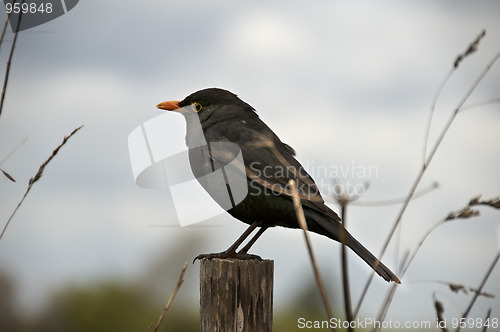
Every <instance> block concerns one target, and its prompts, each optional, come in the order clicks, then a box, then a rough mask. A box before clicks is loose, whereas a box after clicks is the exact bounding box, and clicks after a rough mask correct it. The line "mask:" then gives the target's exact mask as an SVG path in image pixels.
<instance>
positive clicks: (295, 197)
mask: <svg viewBox="0 0 500 332" xmlns="http://www.w3.org/2000/svg"><path fill="white" fill-rule="evenodd" d="M289 185H290V187H291V191H292V198H293V206H294V208H295V214H296V215H297V220H298V222H299V226H300V228H302V230H303V231H304V238H305V240H306V245H307V250H308V252H309V258H310V259H311V264H312V267H313V272H314V277H315V278H316V283H317V285H318V288H319V290H320V293H321V297H322V299H323V304H324V306H325V310H326V313H327V315H328V319H329V320H331V319H332V318H333V313H332V309H331V307H330V303H329V302H328V298H327V296H326V291H325V286H324V284H323V279H322V278H321V274H320V273H319V269H318V264H317V262H316V258H315V256H314V253H313V249H312V246H311V241H310V240H309V234H308V232H307V223H306V218H305V216H304V211H303V210H302V204H301V203H300V198H299V194H298V192H297V184H296V183H295V181H294V180H290V182H289ZM331 328H332V331H336V329H335V327H333V326H332V327H331Z"/></svg>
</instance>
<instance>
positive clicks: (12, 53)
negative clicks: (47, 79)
mask: <svg viewBox="0 0 500 332" xmlns="http://www.w3.org/2000/svg"><path fill="white" fill-rule="evenodd" d="M23 4H24V0H23V1H21V5H20V6H19V7H22V6H23ZM22 16H23V11H22V10H21V11H20V12H19V16H18V17H17V25H16V32H15V33H14V40H13V41H12V45H11V47H10V54H9V59H8V60H7V66H6V67H5V77H4V79H3V88H2V96H1V98H0V115H2V109H3V102H4V100H5V92H6V91H7V84H8V82H9V74H10V65H11V63H12V56H13V55H14V49H15V47H16V42H17V35H18V32H19V26H20V25H21V18H22ZM4 31H5V30H4ZM2 37H3V36H2Z"/></svg>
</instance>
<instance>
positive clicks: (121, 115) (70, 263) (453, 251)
mask: <svg viewBox="0 0 500 332" xmlns="http://www.w3.org/2000/svg"><path fill="white" fill-rule="evenodd" d="M0 13H1V14H0V18H1V19H2V20H5V18H6V14H5V12H4V11H3V10H2V11H0ZM499 14H500V2H497V1H487V0H484V1H455V0H453V1H452V0H447V1H418V2H417V1H412V2H401V1H379V2H372V1H355V2H353V1H315V2H314V3H306V2H305V1H274V2H273V3H269V2H264V1H254V2H251V3H243V2H233V3H228V2H226V1H182V2H181V1H153V0H151V1H142V2H124V1H111V0H109V1H106V2H103V1H95V0H86V1H81V2H79V3H78V5H77V6H76V7H75V8H73V9H72V10H71V11H69V12H68V13H67V14H65V15H63V16H61V17H59V18H57V19H55V20H53V21H50V22H48V23H45V24H43V25H40V26H38V27H35V28H32V29H29V30H25V31H22V32H20V33H19V35H18V40H17V45H16V49H15V53H14V57H13V59H12V67H11V72H10V78H9V85H8V88H7V94H6V99H5V104H4V109H3V111H2V114H1V115H0V161H1V164H0V168H1V169H2V170H4V171H6V172H8V173H9V174H10V175H12V176H13V177H14V178H15V179H16V182H15V183H13V182H11V181H9V180H8V179H7V178H6V177H4V176H3V174H0V226H1V227H2V228H3V227H4V225H5V223H6V222H7V220H8V218H9V216H10V215H11V214H12V212H13V210H14V209H15V207H16V205H17V204H18V202H19V201H20V200H21V198H22V196H23V194H24V192H25V191H26V188H27V186H28V180H29V179H30V178H31V177H32V176H34V174H35V173H36V172H37V170H38V168H39V166H40V165H41V164H42V163H43V162H44V161H45V160H46V159H47V158H48V157H49V155H50V154H51V153H52V151H53V149H54V148H55V147H57V145H59V144H60V143H61V141H62V139H63V137H64V136H65V135H67V134H69V133H70V132H71V131H72V130H73V129H75V128H76V127H78V126H80V125H85V126H84V127H83V128H82V129H81V130H80V131H79V132H78V133H76V134H75V136H73V137H72V138H71V139H70V140H69V141H68V142H67V144H66V145H65V146H64V147H63V148H62V149H61V150H60V151H59V154H58V155H57V156H56V157H55V158H54V159H53V160H52V162H51V163H50V164H49V165H48V166H47V168H46V169H45V172H44V175H43V177H42V178H41V179H40V180H39V181H38V182H37V183H36V184H35V185H34V186H33V189H32V190H31V191H30V193H29V195H28V197H27V199H26V200H25V201H24V203H23V205H22V206H21V208H20V210H19V211H18V212H17V214H16V215H15V216H14V218H13V220H12V222H11V224H10V225H9V227H8V229H7V230H6V232H5V235H4V237H3V238H2V239H1V240H0V324H1V325H0V330H1V331H89V330H93V331H99V330H106V331H116V330H120V331H146V330H147V328H148V326H149V324H150V323H153V322H155V321H156V319H157V317H158V315H159V314H160V312H161V310H162V308H163V306H164V304H165V303H166V301H167V299H168V297H169V296H170V293H171V292H172V290H173V288H174V286H175V283H176V280H177V277H178V275H179V272H180V269H181V267H182V265H183V264H184V262H185V261H191V260H192V259H193V258H194V257H195V256H196V255H198V254H199V253H207V252H218V251H221V250H224V249H226V248H227V247H228V246H229V245H230V244H231V243H232V242H233V241H234V240H235V239H236V238H237V237H238V236H239V235H240V234H241V232H243V230H244V229H245V228H246V225H245V224H242V223H241V222H238V221H237V220H234V219H232V218H231V217H230V216H229V215H220V216H218V217H216V218H212V219H211V220H208V221H207V222H204V223H202V224H196V225H193V226H190V227H180V226H179V223H178V220H177V216H176V212H175V209H174V206H173V203H172V197H171V194H170V192H169V191H168V190H147V189H143V188H140V187H138V186H136V185H135V183H134V178H133V176H132V172H131V167H130V161H129V155H128V146H127V139H128V135H129V134H130V132H131V131H132V130H133V129H134V128H136V127H137V126H138V125H140V124H141V123H143V122H145V121H147V120H149V119H151V118H153V117H155V116H157V115H159V114H161V113H159V111H158V110H157V109H156V108H155V105H156V104H158V103H159V102H162V101H165V100H181V99H183V98H184V97H185V96H187V95H188V94H190V93H192V92H194V91H197V90H200V89H202V88H206V87H220V88H224V89H228V90H230V91H232V92H234V93H236V94H238V96H239V97H240V98H241V99H243V100H244V101H246V102H248V103H249V104H251V105H252V106H253V107H254V108H255V109H256V110H257V112H258V114H259V116H260V117H261V119H262V120H264V121H265V122H266V123H267V124H268V125H269V126H270V127H271V128H272V129H273V130H274V131H275V132H276V133H277V135H278V136H279V137H280V138H281V139H282V141H284V142H286V143H288V144H289V145H291V146H292V147H294V148H295V150H296V151H297V159H298V160H299V161H300V162H301V163H302V164H303V165H304V166H305V167H306V168H307V169H308V170H309V171H310V173H311V174H312V175H313V176H314V177H315V178H316V180H317V181H318V182H321V183H323V184H328V183H331V181H332V177H338V179H339V181H340V182H341V183H343V184H344V185H346V186H351V188H352V187H354V186H356V185H360V184H363V183H365V182H369V184H370V186H369V188H368V189H367V190H366V192H364V193H363V195H362V197H361V198H360V201H365V202H373V201H378V200H386V199H393V198H398V197H402V196H404V195H406V194H407V193H408V191H409V188H410V186H411V184H412V183H413V181H414V179H415V177H416V176H417V174H418V172H419V171H420V169H421V167H422V158H423V156H422V155H423V142H424V134H425V127H426V121H427V119H428V115H429V109H430V106H431V103H432V100H433V98H434V96H435V94H436V92H437V89H438V87H439V85H440V83H441V82H442V80H443V78H444V77H445V75H446V73H447V72H448V71H449V70H450V69H451V67H452V66H453V62H454V61H455V58H456V56H457V55H458V54H460V53H462V52H464V51H465V49H466V48H467V46H468V45H469V44H470V42H471V41H473V40H474V39H475V38H476V36H477V35H479V33H480V32H481V31H482V30H483V29H486V31H487V33H486V36H485V38H484V39H483V40H482V41H481V43H480V45H479V49H478V51H477V52H476V53H474V54H472V55H471V56H470V57H468V58H466V59H465V60H464V62H463V63H462V64H461V65H460V68H459V69H458V71H457V72H456V73H455V74H454V75H453V76H452V77H451V79H450V81H449V82H448V84H447V85H446V86H445V88H444V89H443V91H442V94H441V96H440V99H439V101H438V103H437V107H436V112H435V115H434V120H433V125H432V129H431V134H430V139H429V142H430V144H433V142H434V141H435V140H436V138H437V137H438V134H439V132H440V130H441V128H442V127H443V125H444V124H445V122H446V121H447V119H448V118H449V116H450V114H451V112H452V111H453V109H454V107H455V106H456V105H457V103H458V101H459V100H460V99H461V98H462V97H463V96H464V94H465V92H466V91H467V90H468V89H469V87H470V86H471V84H472V83H473V81H474V80H475V79H476V77H477V76H478V75H479V73H480V72H481V71H482V70H483V69H484V67H485V66H486V64H487V63H488V62H489V61H490V59H492V58H493V56H494V55H495V54H497V52H499V51H500V20H498V17H499ZM13 36H14V34H13V33H12V30H11V29H10V28H7V33H6V36H5V40H4V43H3V44H2V45H1V49H0V61H1V62H0V63H1V64H2V66H4V65H5V63H6V62H7V59H8V54H9V49H10V44H11V43H12V40H13ZM2 68H4V67H2ZM2 75H3V72H2ZM499 94H500V64H499V63H497V64H496V65H495V66H494V67H493V68H492V69H491V71H490V72H489V73H488V75H487V76H486V77H485V78H484V80H483V81H482V82H481V83H480V84H479V86H478V87H477V89H476V90H475V92H474V93H473V94H472V95H471V97H470V98H469V101H468V102H467V103H468V104H471V103H474V102H480V101H484V100H488V99H491V98H498V97H500V95H499ZM498 111H499V105H498V104H489V105H486V106H482V107H477V108H473V109H470V110H467V111H464V112H463V113H460V114H459V116H458V117H457V118H456V120H455V122H454V123H453V125H452V127H451V129H450V131H449V132H448V134H447V136H446V137H445V139H444V141H443V142H442V144H441V145H440V147H439V150H438V151H437V153H436V156H435V158H434V160H433V162H432V164H431V165H430V167H429V169H428V171H427V173H426V174H425V176H424V178H423V179H422V182H421V186H420V187H419V188H420V189H424V188H429V186H432V184H433V183H435V182H437V183H439V187H438V188H437V189H435V190H433V191H431V192H430V193H428V194H426V195H424V196H423V197H421V198H419V199H416V200H415V201H413V202H412V203H411V204H410V206H409V208H408V210H407V212H406V214H405V215H404V218H403V223H402V228H401V231H400V233H399V235H398V236H397V237H396V238H395V239H394V241H393V242H392V243H391V246H390V247H389V250H388V253H387V254H386V255H385V256H384V258H383V261H384V262H385V263H386V265H388V266H390V267H391V268H392V269H393V270H397V267H398V265H399V263H398V261H400V259H401V256H402V255H403V254H404V252H405V251H406V250H414V249H415V247H416V245H417V243H418V242H419V240H420V239H421V237H422V236H423V234H424V233H425V232H426V231H427V230H429V229H430V228H431V227H432V225H434V224H435V223H436V222H438V221H439V220H442V219H443V218H445V217H446V216H447V215H448V214H449V213H450V212H451V211H457V210H460V209H461V208H463V207H464V206H466V205H467V204H468V202H469V200H470V199H471V198H472V197H475V196H477V195H479V194H482V195H483V198H484V199H490V198H494V197H497V196H498V195H500V191H499V188H500V177H499V176H498V169H499V166H500V154H499V150H498V142H500V131H499V130H498V128H499V124H500V113H499V112H498ZM171 117H172V120H171V121H173V122H177V123H178V128H179V130H178V132H172V133H171V140H172V142H175V144H177V143H178V142H182V141H183V140H184V134H185V133H184V131H185V128H184V120H183V118H182V117H181V116H179V115H178V114H171ZM169 143H170V142H165V144H169ZM172 144H174V143H172ZM325 167H326V168H327V169H329V170H333V173H329V174H324V173H322V172H320V171H319V170H321V169H325ZM360 169H371V170H372V171H371V172H368V173H362V172H358V170H360ZM336 170H337V171H338V172H337V173H335V171H336ZM325 199H326V200H327V201H328V202H331V206H332V208H333V209H334V210H336V211H339V208H338V206H336V205H335V202H334V201H333V200H332V199H331V198H329V197H325ZM192 204H193V209H196V206H197V204H199V203H197V202H192ZM200 204H201V203H200ZM399 209H400V204H396V205H384V206H355V205H352V206H350V207H349V212H348V213H349V214H348V229H349V230H350V232H351V233H352V234H353V235H354V236H355V237H356V238H357V239H358V240H359V241H360V242H362V243H363V244H364V245H365V246H366V247H367V248H369V249H370V250H371V251H372V252H373V253H374V254H378V253H379V252H380V250H381V247H382V245H383V241H384V240H385V238H386V236H387V233H388V231H389V229H390V227H391V225H392V224H393V222H394V220H395V217H396V215H397V213H398V211H399ZM479 210H480V212H481V215H480V216H478V217H475V218H472V219H465V220H456V221H453V222H450V223H446V224H444V225H443V226H440V227H438V228H437V229H436V230H435V231H434V232H433V233H432V234H431V235H430V236H429V237H428V239H427V240H426V242H425V243H424V245H423V246H422V248H421V250H420V252H419V253H418V255H417V256H416V258H415V260H414V262H413V264H412V265H411V266H410V269H409V270H408V272H407V274H406V275H405V277H404V278H403V280H402V282H403V284H402V285H401V286H400V287H399V288H398V291H397V293H396V295H395V298H394V300H393V303H392V305H391V306H390V308H389V311H388V314H387V319H388V320H389V319H390V320H393V321H401V322H404V321H432V322H434V321H435V318H436V313H435V309H434V304H433V294H436V296H437V297H438V298H439V299H440V301H442V302H443V305H444V307H445V316H446V317H448V319H451V318H453V317H460V316H461V313H462V312H463V310H465V308H466V307H467V305H468V303H469V301H470V299H471V297H472V294H471V293H470V292H469V293H468V294H464V293H458V294H456V293H453V292H451V291H450V289H449V287H447V286H446V285H445V284H442V283H440V281H444V282H454V283H458V284H463V285H466V286H470V287H477V286H478V285H479V283H480V281H481V280H482V278H483V276H484V274H485V273H486V271H487V269H488V268H489V266H490V264H491V262H492V261H493V259H494V257H495V256H496V254H497V252H498V250H499V248H500V227H499V223H498V220H499V216H500V214H499V213H500V212H499V211H498V210H495V209H493V208H489V207H481V208H480V209H479ZM199 212H200V213H203V211H199ZM312 240H313V246H314V250H315V253H316V254H317V257H318V261H319V266H320V270H321V272H322V274H323V278H324V279H325V283H326V285H327V289H328V292H329V297H330V301H331V302H332V303H333V306H334V312H335V313H336V316H337V317H343V315H344V311H343V305H342V296H341V294H342V288H341V282H340V263H339V262H340V246H339V245H338V244H337V243H334V242H332V241H330V240H328V239H326V238H323V237H321V236H316V235H313V236H312ZM253 253H256V254H259V255H260V256H262V257H263V258H268V259H273V260H274V261H275V285H274V312H275V314H274V328H275V330H276V331H294V330H300V329H299V328H298V325H297V321H298V319H299V318H301V317H303V318H305V319H307V320H314V319H326V316H325V315H324V310H323V308H322V307H321V302H320V297H319V293H318V290H317V288H316V285H315V283H314V276H313V273H312V270H311V268H310V263H309V259H308V254H307V251H306V247H305V243H304V241H303V235H302V234H301V233H300V232H299V231H297V230H288V229H282V228H275V229H272V230H269V231H267V232H266V233H265V234H264V235H263V237H262V238H261V239H260V240H259V241H258V242H257V243H256V244H255V246H254V247H253ZM198 273H199V264H198V263H195V264H194V265H193V264H190V265H189V266H188V269H187V271H186V275H185V282H184V284H183V285H182V287H181V289H180V290H179V292H178V294H177V297H176V299H175V301H174V303H173V306H172V307H171V309H170V311H169V312H168V313H167V316H166V321H165V322H164V326H162V329H161V330H162V331H179V330H183V331H191V330H193V331H196V330H198V329H199V302H198V301H199V298H198V296H199V295H198V292H199V284H198ZM350 274H351V287H352V297H353V303H357V301H358V298H359V295H360V293H361V290H362V287H363V285H364V283H365V281H366V280H367V278H368V276H369V274H370V269H369V267H368V266H366V264H365V263H364V262H362V261H361V260H360V259H358V258H357V257H355V255H352V254H351V255H350ZM388 287H389V285H388V284H387V283H385V282H384V281H383V280H382V279H380V278H376V279H375V280H374V282H373V284H372V287H371V288H370V291H369V292H368V294H367V297H366V300H365V302H364V304H363V306H362V307H361V311H360V316H361V317H372V318H375V317H376V316H377V314H378V312H379V310H380V306H381V303H382V302H383V298H384V296H385V294H386V291H387V289H388ZM484 291H487V292H489V293H492V294H495V295H496V296H497V297H496V298H494V299H491V298H486V297H480V298H479V299H478V302H477V303H476V305H475V306H474V309H473V310H472V312H471V313H470V315H469V317H474V318H483V317H485V316H486V312H487V310H488V309H489V308H492V314H491V316H492V317H496V318H500V301H498V297H499V296H500V269H499V268H498V267H497V269H495V270H494V271H493V273H492V275H491V276H490V279H489V281H488V283H487V284H486V286H485V288H484Z"/></svg>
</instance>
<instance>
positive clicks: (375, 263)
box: [308, 218, 401, 284]
mask: <svg viewBox="0 0 500 332" xmlns="http://www.w3.org/2000/svg"><path fill="white" fill-rule="evenodd" d="M314 221H316V222H317V223H318V224H319V226H320V227H321V228H322V230H318V229H315V228H316V227H314V226H315V225H311V226H313V227H312V228H310V230H311V231H313V232H316V233H319V234H322V235H326V236H328V237H329V238H331V239H334V240H336V241H339V242H341V243H345V244H346V245H347V246H348V247H349V248H351V249H352V251H354V252H355V253H356V254H357V255H358V256H359V257H361V259H363V260H364V261H365V262H366V263H367V264H368V265H370V267H371V268H372V269H373V270H374V271H375V272H377V274H378V275H379V276H381V277H382V278H384V279H385V280H386V281H394V282H396V283H398V284H400V283H401V281H399V279H398V277H396V275H395V274H394V273H393V272H392V271H391V270H390V269H389V268H388V267H387V266H385V265H384V264H383V263H382V262H381V261H380V260H379V259H378V258H377V257H375V256H374V255H373V254H372V253H371V252H370V251H368V249H366V248H365V247H364V246H363V245H362V244H361V243H359V242H358V240H356V239H355V238H354V237H353V236H352V235H351V234H349V232H348V231H347V230H346V229H345V228H344V226H342V224H340V222H338V221H336V220H335V221H334V220H330V219H328V220H326V218H314ZM308 226H309V222H308ZM325 231H326V232H325ZM343 235H345V236H343ZM343 237H344V239H345V240H344V241H343V240H342V238H343Z"/></svg>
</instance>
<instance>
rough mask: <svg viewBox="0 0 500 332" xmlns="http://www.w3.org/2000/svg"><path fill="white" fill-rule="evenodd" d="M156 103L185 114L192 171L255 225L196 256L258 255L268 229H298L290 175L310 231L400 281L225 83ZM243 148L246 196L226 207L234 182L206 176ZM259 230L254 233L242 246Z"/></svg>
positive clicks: (235, 213)
mask: <svg viewBox="0 0 500 332" xmlns="http://www.w3.org/2000/svg"><path fill="white" fill-rule="evenodd" d="M156 107H157V108H158V109H161V110H165V111H173V112H177V113H180V114H182V115H183V116H184V118H185V120H186V145H187V148H188V155H189V163H190V166H191V170H192V172H193V174H194V175H195V177H196V178H197V179H198V181H199V182H200V184H201V185H202V186H203V187H204V188H205V190H207V192H208V193H209V194H210V196H212V198H213V199H214V200H215V201H216V202H217V203H219V205H221V206H222V207H223V208H225V210H226V211H227V212H228V213H229V214H230V215H232V216H233V217H234V218H236V219H238V220H240V221H242V222H244V223H246V224H249V225H250V226H249V227H248V228H247V229H246V230H245V232H244V233H243V234H242V235H241V236H240V237H239V238H238V239H237V240H236V241H235V243H234V244H232V245H231V246H230V247H229V248H228V249H227V250H225V251H223V252H220V253H212V254H202V255H199V256H198V257H196V258H195V260H196V259H203V258H207V259H213V258H217V257H218V258H240V259H252V258H257V259H259V258H260V257H259V256H257V255H252V254H249V253H248V250H249V249H250V247H251V246H252V245H253V244H254V243H255V241H256V240H257V239H258V238H259V237H260V236H261V235H262V234H263V233H264V232H265V231H266V230H267V229H268V228H270V227H274V226H282V227H287V228H299V227H300V226H299V223H298V221H297V216H296V214H295V209H294V206H293V200H292V195H291V194H290V193H291V190H290V189H291V188H290V185H289V181H290V180H294V181H295V182H296V185H297V189H298V192H299V197H300V203H301V204H302V207H303V211H304V215H305V219H306V223H307V229H308V231H310V232H314V233H317V234H320V235H323V236H326V237H328V238H330V239H332V240H335V241H337V242H340V243H343V244H345V245H346V246H347V247H349V248H350V249H351V250H353V251H354V252H355V253H356V254H357V255H358V256H359V257H360V258H361V259H363V260H364V261H365V262H366V263H367V264H368V265H369V266H370V267H371V268H372V269H373V270H374V271H375V272H376V273H377V274H379V275H380V276H381V277H382V278H383V279H385V280H386V281H394V282H396V283H400V280H399V279H398V277H396V275H395V274H394V273H393V272H392V271H391V270H390V269H389V268H388V267H387V266H385V265H384V264H383V263H382V262H380V261H379V260H378V259H377V258H376V257H375V256H374V255H373V254H372V253H370V251H369V250H368V249H366V248H365V247H364V246H363V245H362V244H361V243H360V242H359V241H357V240H356V239H355V238H354V237H353V236H352V235H351V234H350V233H349V232H348V231H347V230H346V229H345V228H344V226H343V225H342V223H341V219H340V218H339V216H338V215H337V213H335V212H334V211H333V210H332V209H330V208H329V207H328V206H327V205H326V204H325V202H324V200H323V198H322V196H321V193H320V191H319V188H318V186H317V185H316V183H315V182H314V180H313V178H312V177H311V176H310V175H309V174H308V173H307V172H306V170H305V169H304V167H302V165H301V164H300V163H299V162H298V161H297V159H296V158H295V150H294V149H293V148H292V147H290V146H289V145H287V144H285V143H283V142H282V141H281V140H280V138H279V137H278V136H277V135H276V134H275V133H274V132H273V131H272V130H271V128H269V127H268V126H267V125H266V124H265V123H264V122H263V121H262V120H261V119H260V118H259V116H258V114H257V112H256V110H255V109H254V108H253V107H252V106H250V105H249V104H248V103H246V102H244V101H243V100H241V99H240V98H239V97H238V96H237V95H236V94H234V93H232V92H230V91H228V90H224V89H221V88H206V89H203V90H200V91H197V92H194V93H192V94H190V95H189V96H187V97H185V98H184V99H183V100H181V101H177V100H174V101H166V102H162V103H160V104H158V105H157V106H156ZM238 153H241V156H242V159H243V164H244V165H240V167H239V169H240V172H241V173H242V175H241V176H242V177H243V179H244V182H243V183H244V185H245V186H246V188H244V189H245V193H246V195H245V196H244V198H243V199H241V200H240V201H239V202H237V201H234V202H233V201H231V202H232V203H233V204H232V205H230V206H229V208H228V206H227V204H223V202H222V199H221V196H223V195H220V192H221V191H224V189H227V190H229V191H230V190H231V188H230V186H229V185H228V186H227V188H220V187H218V190H214V186H215V184H214V183H210V180H208V181H207V178H208V177H206V176H205V175H207V174H210V173H211V172H213V171H214V170H215V169H221V168H223V166H224V165H228V164H229V163H230V162H231V161H232V160H233V161H234V160H236V157H237V155H238ZM236 168H238V167H236ZM202 179H203V181H202ZM223 205H224V206H223ZM257 228H258V231H257V232H256V234H254V236H253V237H252V238H251V239H250V240H249V241H248V243H247V244H246V245H245V246H244V247H243V248H241V249H240V250H239V251H237V249H238V248H239V247H240V246H241V244H242V243H243V242H244V241H245V239H247V238H248V237H249V236H250V234H251V233H252V232H253V231H254V230H255V229H257Z"/></svg>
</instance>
